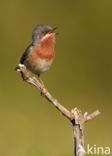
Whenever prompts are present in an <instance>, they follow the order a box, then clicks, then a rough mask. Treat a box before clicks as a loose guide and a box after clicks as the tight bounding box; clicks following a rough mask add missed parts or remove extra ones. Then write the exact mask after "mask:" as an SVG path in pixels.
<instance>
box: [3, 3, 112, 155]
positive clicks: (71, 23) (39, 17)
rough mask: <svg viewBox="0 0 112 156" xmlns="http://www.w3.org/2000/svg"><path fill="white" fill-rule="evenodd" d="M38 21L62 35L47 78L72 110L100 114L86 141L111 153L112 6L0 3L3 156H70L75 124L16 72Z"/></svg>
mask: <svg viewBox="0 0 112 156" xmlns="http://www.w3.org/2000/svg"><path fill="white" fill-rule="evenodd" d="M39 23H47V24H49V25H51V26H53V27H54V26H57V27H58V32H59V35H57V44H56V60H55V62H54V64H53V66H52V68H51V69H50V70H49V71H48V72H47V73H45V74H43V75H42V79H43V80H44V81H45V84H46V85H47V87H48V88H49V90H50V92H52V94H53V95H54V96H55V97H56V98H57V99H58V100H59V101H60V102H62V104H63V105H64V106H66V107H67V108H68V109H72V108H74V107H78V108H80V109H81V110H82V111H84V112H85V111H88V112H92V111H94V110H96V109H99V110H100V111H101V112H102V114H101V115H100V116H99V117H98V118H96V119H94V120H93V121H91V122H88V123H87V124H86V127H85V143H86V144H90V145H94V144H95V145H97V146H110V147H111V148H112V124H111V120H112V119H111V114H112V61H111V59H112V1H111V0H107V1H106V0H85V1H83V0H82V1H81V0H78V1H77V0H69V1H68V0H62V1H54V0H47V1H44V0H10V1H8V0H1V1H0V42H1V44H0V47H1V50H0V56H1V63H0V156H37V155H39V156H50V155H51V156H70V155H73V146H72V127H71V125H70V123H69V122H68V121H67V120H66V119H65V118H64V117H63V116H62V115H61V114H60V113H58V112H57V110H55V109H54V108H53V107H52V106H51V105H50V104H49V103H48V102H46V100H45V99H44V98H42V97H41V96H40V95H39V93H38V92H37V90H36V89H35V88H33V87H31V86H29V85H27V84H26V83H25V82H23V81H22V79H21V77H20V75H19V74H18V73H16V72H15V71H14V68H15V66H16V65H17V64H18V62H19V58H20V56H21V54H22V52H23V51H24V49H25V48H26V46H27V45H28V44H29V43H30V42H31V33H32V29H33V28H34V26H35V25H36V24H39Z"/></svg>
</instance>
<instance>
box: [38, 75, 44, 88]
mask: <svg viewBox="0 0 112 156" xmlns="http://www.w3.org/2000/svg"><path fill="white" fill-rule="evenodd" d="M38 80H39V81H40V83H41V84H42V86H43V87H44V88H46V87H45V85H44V83H43V81H42V79H41V78H40V74H38Z"/></svg>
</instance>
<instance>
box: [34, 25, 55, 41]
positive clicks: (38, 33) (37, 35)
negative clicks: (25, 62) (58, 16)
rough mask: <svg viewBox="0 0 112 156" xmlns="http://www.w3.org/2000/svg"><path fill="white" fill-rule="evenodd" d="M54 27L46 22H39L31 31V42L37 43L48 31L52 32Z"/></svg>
mask: <svg viewBox="0 0 112 156" xmlns="http://www.w3.org/2000/svg"><path fill="white" fill-rule="evenodd" d="M55 29H56V27H55V28H52V27H50V26H48V25H46V24H39V25H37V26H36V27H35V28H34V30H33V33H32V42H33V43H35V42H36V43H38V42H40V40H41V39H42V38H43V37H44V36H45V35H46V34H48V33H52V32H54V30H55Z"/></svg>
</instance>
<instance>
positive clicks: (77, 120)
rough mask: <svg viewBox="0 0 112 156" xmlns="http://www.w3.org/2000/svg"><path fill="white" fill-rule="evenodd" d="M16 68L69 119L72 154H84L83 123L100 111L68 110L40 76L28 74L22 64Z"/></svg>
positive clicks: (78, 155)
mask: <svg viewBox="0 0 112 156" xmlns="http://www.w3.org/2000/svg"><path fill="white" fill-rule="evenodd" d="M16 70H17V71H18V72H20V73H21V76H22V78H23V80H24V81H26V82H27V83H29V84H31V85H33V86H35V87H36V88H37V89H38V90H39V91H40V93H41V95H42V97H44V98H46V99H47V100H48V101H49V102H50V103H51V104H52V105H53V106H54V107H55V108H56V109H57V110H58V111H59V112H61V113H62V114H63V115H64V116H65V117H66V118H67V119H69V121H70V122H71V123H72V126H73V138H74V156H84V155H85V150H84V124H85V122H86V121H88V120H92V119H93V118H95V117H96V116H98V115H99V114H100V112H99V111H98V110H97V111H95V112H93V113H91V114H89V115H88V113H87V112H86V113H84V114H83V113H82V111H81V110H79V109H78V108H74V109H72V110H71V111H69V110H68V109H67V108H65V107H64V106H63V105H62V104H60V103H59V102H58V100H57V99H55V98H54V97H53V96H52V95H51V94H50V92H49V91H48V90H47V88H46V87H45V85H44V83H43V81H42V80H41V79H40V78H36V77H33V76H31V75H30V73H29V72H28V71H27V69H26V67H25V66H24V65H22V64H19V65H18V67H17V68H16Z"/></svg>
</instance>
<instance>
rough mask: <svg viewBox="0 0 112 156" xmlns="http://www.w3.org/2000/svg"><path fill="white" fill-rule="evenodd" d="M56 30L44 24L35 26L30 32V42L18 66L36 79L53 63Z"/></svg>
mask: <svg viewBox="0 0 112 156" xmlns="http://www.w3.org/2000/svg"><path fill="white" fill-rule="evenodd" d="M56 29H57V27H55V28H52V27H51V26H49V25H46V24H40V25H37V26H36V27H35V28H34V30H33V32H32V42H31V44H30V45H29V46H28V47H27V48H26V50H25V52H24V53H23V55H22V57H21V59H20V64H23V65H25V66H26V68H27V69H29V70H30V71H31V72H32V73H35V74H37V75H38V77H40V74H41V73H43V72H45V71H47V70H49V68H50V67H51V65H52V63H53V61H54V58H55V51H54V48H55V40H56V32H55V30H56Z"/></svg>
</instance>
